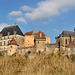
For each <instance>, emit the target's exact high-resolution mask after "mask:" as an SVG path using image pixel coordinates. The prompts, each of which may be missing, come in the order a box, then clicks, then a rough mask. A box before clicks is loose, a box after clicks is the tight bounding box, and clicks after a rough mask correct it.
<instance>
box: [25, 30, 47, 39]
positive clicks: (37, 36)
mask: <svg viewBox="0 0 75 75" xmlns="http://www.w3.org/2000/svg"><path fill="white" fill-rule="evenodd" d="M40 33H41V37H40ZM25 35H34V36H35V38H37V39H45V36H46V35H45V34H44V33H43V32H41V30H39V32H38V33H33V31H30V32H27V33H25Z"/></svg>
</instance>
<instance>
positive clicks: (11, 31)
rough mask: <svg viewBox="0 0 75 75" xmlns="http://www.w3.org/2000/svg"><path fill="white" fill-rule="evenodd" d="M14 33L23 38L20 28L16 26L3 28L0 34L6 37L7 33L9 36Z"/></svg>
mask: <svg viewBox="0 0 75 75" xmlns="http://www.w3.org/2000/svg"><path fill="white" fill-rule="evenodd" d="M14 31H16V34H18V35H22V36H23V33H22V31H21V30H20V28H19V27H18V25H13V26H8V27H4V28H3V30H2V31H1V32H0V33H2V35H3V36H7V34H8V32H10V35H13V34H14Z"/></svg>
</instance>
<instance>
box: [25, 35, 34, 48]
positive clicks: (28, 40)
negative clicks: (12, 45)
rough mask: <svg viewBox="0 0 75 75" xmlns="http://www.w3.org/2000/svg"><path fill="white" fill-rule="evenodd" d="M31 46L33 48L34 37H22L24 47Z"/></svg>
mask: <svg viewBox="0 0 75 75" xmlns="http://www.w3.org/2000/svg"><path fill="white" fill-rule="evenodd" d="M31 46H34V36H33V35H28V36H27V35H26V36H24V47H31Z"/></svg>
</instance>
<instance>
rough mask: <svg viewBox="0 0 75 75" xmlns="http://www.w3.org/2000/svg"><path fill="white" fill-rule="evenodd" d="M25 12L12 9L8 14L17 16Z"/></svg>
mask: <svg viewBox="0 0 75 75" xmlns="http://www.w3.org/2000/svg"><path fill="white" fill-rule="evenodd" d="M22 15H23V13H22V12H21V11H12V12H10V13H9V14H8V16H15V17H18V16H22Z"/></svg>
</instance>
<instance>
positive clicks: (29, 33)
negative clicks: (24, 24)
mask: <svg viewBox="0 0 75 75" xmlns="http://www.w3.org/2000/svg"><path fill="white" fill-rule="evenodd" d="M32 33H33V31H30V32H27V33H25V35H32Z"/></svg>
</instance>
